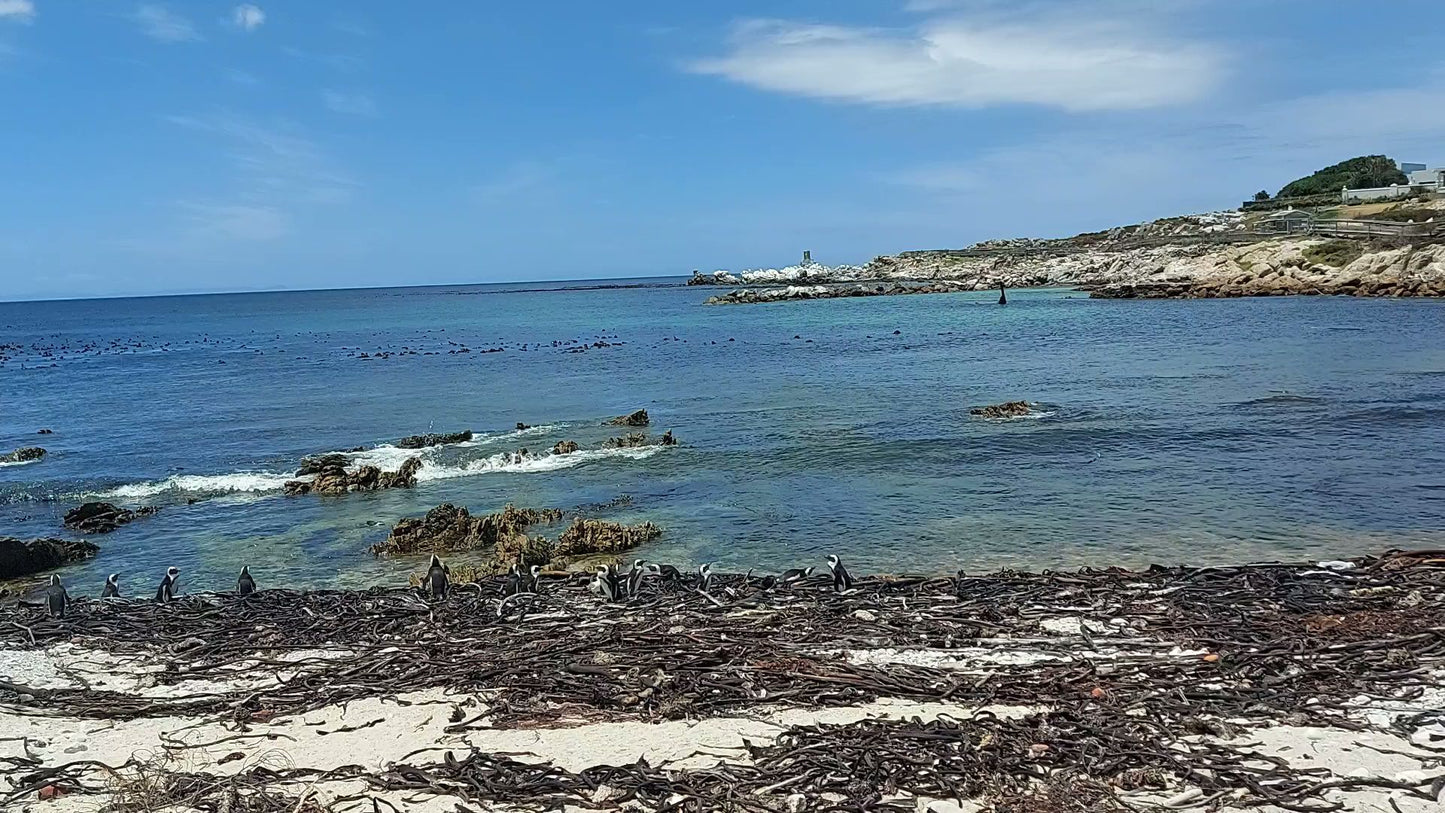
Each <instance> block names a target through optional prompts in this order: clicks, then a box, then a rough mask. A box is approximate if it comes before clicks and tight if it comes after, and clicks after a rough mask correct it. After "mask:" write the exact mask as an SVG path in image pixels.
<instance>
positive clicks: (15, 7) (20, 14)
mask: <svg viewBox="0 0 1445 813" xmlns="http://www.w3.org/2000/svg"><path fill="white" fill-rule="evenodd" d="M33 19H35V4H34V3H32V2H31V1H30V0H0V20H9V21H10V22H14V23H28V22H30V21H31V20H33Z"/></svg>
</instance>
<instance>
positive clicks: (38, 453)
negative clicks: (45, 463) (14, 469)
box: [0, 446, 45, 463]
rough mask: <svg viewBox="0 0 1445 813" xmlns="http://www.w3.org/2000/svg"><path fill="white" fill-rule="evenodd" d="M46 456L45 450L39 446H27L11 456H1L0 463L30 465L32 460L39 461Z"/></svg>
mask: <svg viewBox="0 0 1445 813" xmlns="http://www.w3.org/2000/svg"><path fill="white" fill-rule="evenodd" d="M44 456H45V450H44V449H42V448H40V447H39V446H25V447H23V448H20V449H16V450H15V451H13V452H11V453H10V454H6V455H0V463H29V462H30V461H32V460H39V459H40V458H42V457H44Z"/></svg>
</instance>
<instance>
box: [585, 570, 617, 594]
mask: <svg viewBox="0 0 1445 813" xmlns="http://www.w3.org/2000/svg"><path fill="white" fill-rule="evenodd" d="M614 586H615V585H614V580H613V579H612V578H610V576H609V574H608V572H607V568H606V567H605V566H603V565H598V566H597V575H595V576H593V577H592V583H591V584H590V585H588V587H589V589H591V590H592V592H594V593H596V594H597V595H599V596H601V597H602V598H603V599H604V600H606V601H615V600H616V599H617V592H616V590H614V589H613V588H614Z"/></svg>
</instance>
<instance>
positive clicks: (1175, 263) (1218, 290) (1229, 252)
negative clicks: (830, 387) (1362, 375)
mask: <svg viewBox="0 0 1445 813" xmlns="http://www.w3.org/2000/svg"><path fill="white" fill-rule="evenodd" d="M1441 215H1442V217H1445V211H1442V212H1441ZM689 284H695V285H702V284H706V285H739V286H752V287H740V288H738V289H736V290H733V291H730V292H728V293H725V294H720V295H717V296H713V297H711V298H709V299H708V300H707V302H708V304H716V305H721V304H759V303H767V302H783V301H794V300H806V299H833V298H839V297H855V296H899V295H909V294H919V293H956V292H962V291H981V290H991V289H997V288H998V287H999V286H1000V285H1003V286H1005V287H1008V288H1034V287H1044V286H1068V287H1076V288H1080V289H1083V290H1087V291H1089V292H1090V294H1091V296H1094V297H1098V298H1121V299H1123V298H1206V297H1236V296H1292V295H1345V296H1397V297H1440V296H1445V243H1440V242H1430V241H1418V242H1413V243H1406V242H1400V241H1398V240H1396V241H1393V242H1392V241H1383V240H1374V241H1371V240H1353V239H1350V240H1346V239H1326V238H1321V237H1298V236H1267V235H1261V234H1256V233H1254V232H1253V231H1250V230H1249V229H1248V228H1247V227H1246V221H1245V220H1244V219H1243V216H1242V215H1240V214H1239V213H1215V214H1212V215H1198V216H1193V217H1192V218H1173V219H1169V220H1167V221H1155V222H1154V223H1151V224H1144V225H1143V226H1138V227H1129V229H1124V230H1114V231H1111V232H1106V233H1101V234H1090V235H1079V236H1077V237H1072V238H1067V239H1063V240H1011V241H994V242H990V243H980V244H978V245H976V246H972V247H970V248H967V249H961V250H941V251H907V252H903V253H901V254H897V255H893V256H885V257H877V258H875V259H874V260H872V261H871V262H869V263H867V264H866V265H863V266H839V267H829V266H822V265H816V264H815V265H811V266H807V267H800V268H789V269H780V270H774V271H756V272H742V273H741V274H737V275H734V274H729V273H726V272H719V273H717V274H714V275H712V276H711V277H708V276H705V275H695V276H694V278H693V279H692V280H690V281H689Z"/></svg>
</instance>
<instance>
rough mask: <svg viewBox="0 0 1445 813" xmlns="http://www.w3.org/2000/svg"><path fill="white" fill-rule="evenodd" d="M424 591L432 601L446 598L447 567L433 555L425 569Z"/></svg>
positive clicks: (439, 558)
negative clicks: (429, 594)
mask: <svg viewBox="0 0 1445 813" xmlns="http://www.w3.org/2000/svg"><path fill="white" fill-rule="evenodd" d="M426 589H427V592H429V593H431V597H432V598H433V599H438V600H439V599H444V598H446V597H447V566H446V565H444V564H442V560H441V557H439V556H437V555H436V554H435V553H433V554H432V555H431V565H430V566H429V567H427V569H426Z"/></svg>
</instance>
